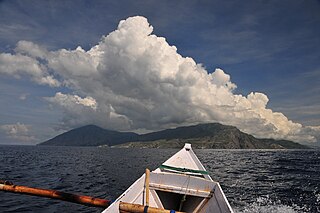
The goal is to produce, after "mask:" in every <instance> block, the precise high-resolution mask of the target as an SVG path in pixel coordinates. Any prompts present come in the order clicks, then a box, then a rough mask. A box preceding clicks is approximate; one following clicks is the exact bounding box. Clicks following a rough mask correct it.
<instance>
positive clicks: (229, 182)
mask: <svg viewBox="0 0 320 213" xmlns="http://www.w3.org/2000/svg"><path fill="white" fill-rule="evenodd" d="M177 151H178V150H175V149H114V148H96V147H43V146H0V179H1V180H8V181H12V182H13V183H14V184H17V185H26V186H30V187H37V188H47V189H54V190H60V191H64V192H70V193H75V194H79V195H88V196H94V197H99V198H104V199H111V200H113V199H115V198H117V196H119V195H120V194H121V193H122V192H123V191H124V190H125V189H127V188H128V187H129V186H130V185H131V184H132V183H133V182H134V181H135V180H136V179H137V178H139V177H140V176H141V175H142V174H143V173H144V171H145V168H149V169H151V170H153V169H155V168H157V166H159V165H160V164H161V163H163V162H164V161H165V160H166V159H168V158H169V157H170V156H171V155H173V154H174V153H175V152H177ZM194 151H195V153H196V154H197V156H198V157H199V159H200V161H201V162H202V163H203V165H204V166H205V168H206V169H207V170H208V172H209V173H210V175H211V177H212V178H213V179H214V180H216V181H218V182H220V184H221V186H222V189H223V191H224V192H225V194H226V197H227V198H228V200H229V202H230V204H231V206H232V207H233V209H234V211H235V212H237V213H253V212H254V213H256V212H261V213H276V212H277V213H278V212H285V213H296V212H311V213H316V212H320V188H319V187H320V150H194ZM101 211H102V209H99V208H95V207H86V206H82V205H79V204H73V203H68V202H64V201H57V200H51V199H48V198H39V197H33V196H28V195H18V194H12V193H8V192H1V191H0V212H101Z"/></svg>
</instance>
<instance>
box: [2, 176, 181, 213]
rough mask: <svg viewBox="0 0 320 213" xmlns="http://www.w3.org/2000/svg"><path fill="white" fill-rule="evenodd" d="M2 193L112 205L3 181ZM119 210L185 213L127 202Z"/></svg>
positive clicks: (104, 201) (125, 211)
mask: <svg viewBox="0 0 320 213" xmlns="http://www.w3.org/2000/svg"><path fill="white" fill-rule="evenodd" d="M0 191H5V192H12V193H18V194H26V195H33V196H38V197H47V198H52V199H56V200H63V201H68V202H72V203H78V204H82V205H86V206H93V207H102V208H106V207H108V206H109V205H110V204H111V201H110V200H104V199H100V198H94V197H89V196H84V195H75V194H71V193H66V192H60V191H56V190H51V189H40V188H31V187H27V186H18V185H14V184H13V183H12V182H10V181H3V180H0ZM119 210H120V212H123V213H145V212H147V213H172V212H174V213H184V212H178V211H173V210H166V209H158V208H153V207H149V206H144V205H139V204H132V203H125V202H120V205H119Z"/></svg>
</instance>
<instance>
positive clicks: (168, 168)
mask: <svg viewBox="0 0 320 213" xmlns="http://www.w3.org/2000/svg"><path fill="white" fill-rule="evenodd" d="M145 183H146V175H145V174H143V175H142V176H141V177H140V178H139V179H138V180H137V181H136V182H134V183H133V184H132V185H131V186H130V187H129V188H128V189H127V190H126V191H125V192H124V193H123V194H122V195H120V196H119V197H118V198H117V200H116V201H115V202H114V203H112V204H111V205H110V206H109V207H108V208H107V209H106V210H104V211H103V213H118V212H120V211H119V205H120V202H126V203H132V204H140V205H146V193H149V206H150V207H155V208H159V209H168V210H175V211H181V212H198V213H212V212H214V213H232V212H233V211H232V208H231V207H230V205H229V202H228V200H227V199H226V197H225V195H224V193H223V191H222V189H221V187H220V185H219V183H218V182H215V181H213V180H212V179H211V177H210V176H209V174H208V173H207V172H206V170H205V168H204V167H203V165H202V164H201V163H200V161H199V159H198V158H197V156H196V155H195V154H194V152H193V151H192V149H191V145H190V144H186V145H185V147H184V148H183V149H181V150H180V151H179V152H178V153H176V154H175V155H174V156H172V157H171V158H169V159H168V160H167V161H166V162H165V163H164V164H163V165H162V166H160V167H159V168H157V169H156V170H155V171H153V172H151V173H150V178H149V180H148V185H149V188H150V189H149V192H146V187H145V185H146V184H145Z"/></svg>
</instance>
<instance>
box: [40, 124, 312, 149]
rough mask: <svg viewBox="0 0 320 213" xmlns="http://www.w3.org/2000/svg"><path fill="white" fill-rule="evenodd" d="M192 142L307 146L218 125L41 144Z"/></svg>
mask: <svg viewBox="0 0 320 213" xmlns="http://www.w3.org/2000/svg"><path fill="white" fill-rule="evenodd" d="M184 143H191V144H192V146H193V147H194V148H202V149H205V148H206V149H305V148H308V147H307V146H304V145H301V144H299V143H295V142H292V141H286V140H274V139H258V138H255V137H253V136H252V135H249V134H246V133H243V132H241V131H240V130H239V129H237V128H236V127H233V126H226V125H222V124H219V123H209V124H198V125H193V126H185V127H177V128H175V129H166V130H162V131H158V132H152V133H148V134H142V135H138V134H136V133H130V132H117V131H111V130H105V129H102V128H100V127H97V126H94V125H89V126H84V127H81V128H77V129H73V130H71V131H69V132H66V133H63V134H61V135H58V136H57V137H55V138H52V139H50V140H48V141H46V142H43V143H41V144H40V145H51V146H99V145H108V146H114V147H126V148H130V147H139V148H181V147H183V145H184Z"/></svg>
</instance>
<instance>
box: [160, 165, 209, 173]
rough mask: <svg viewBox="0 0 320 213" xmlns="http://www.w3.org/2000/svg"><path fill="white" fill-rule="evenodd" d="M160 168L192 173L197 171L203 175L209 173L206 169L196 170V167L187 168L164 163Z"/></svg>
mask: <svg viewBox="0 0 320 213" xmlns="http://www.w3.org/2000/svg"><path fill="white" fill-rule="evenodd" d="M159 168H160V169H169V170H174V171H178V172H190V173H197V174H202V175H208V174H209V173H208V172H207V171H204V170H194V169H187V168H180V167H174V166H167V165H164V164H162V165H161V166H160V167H159Z"/></svg>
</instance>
